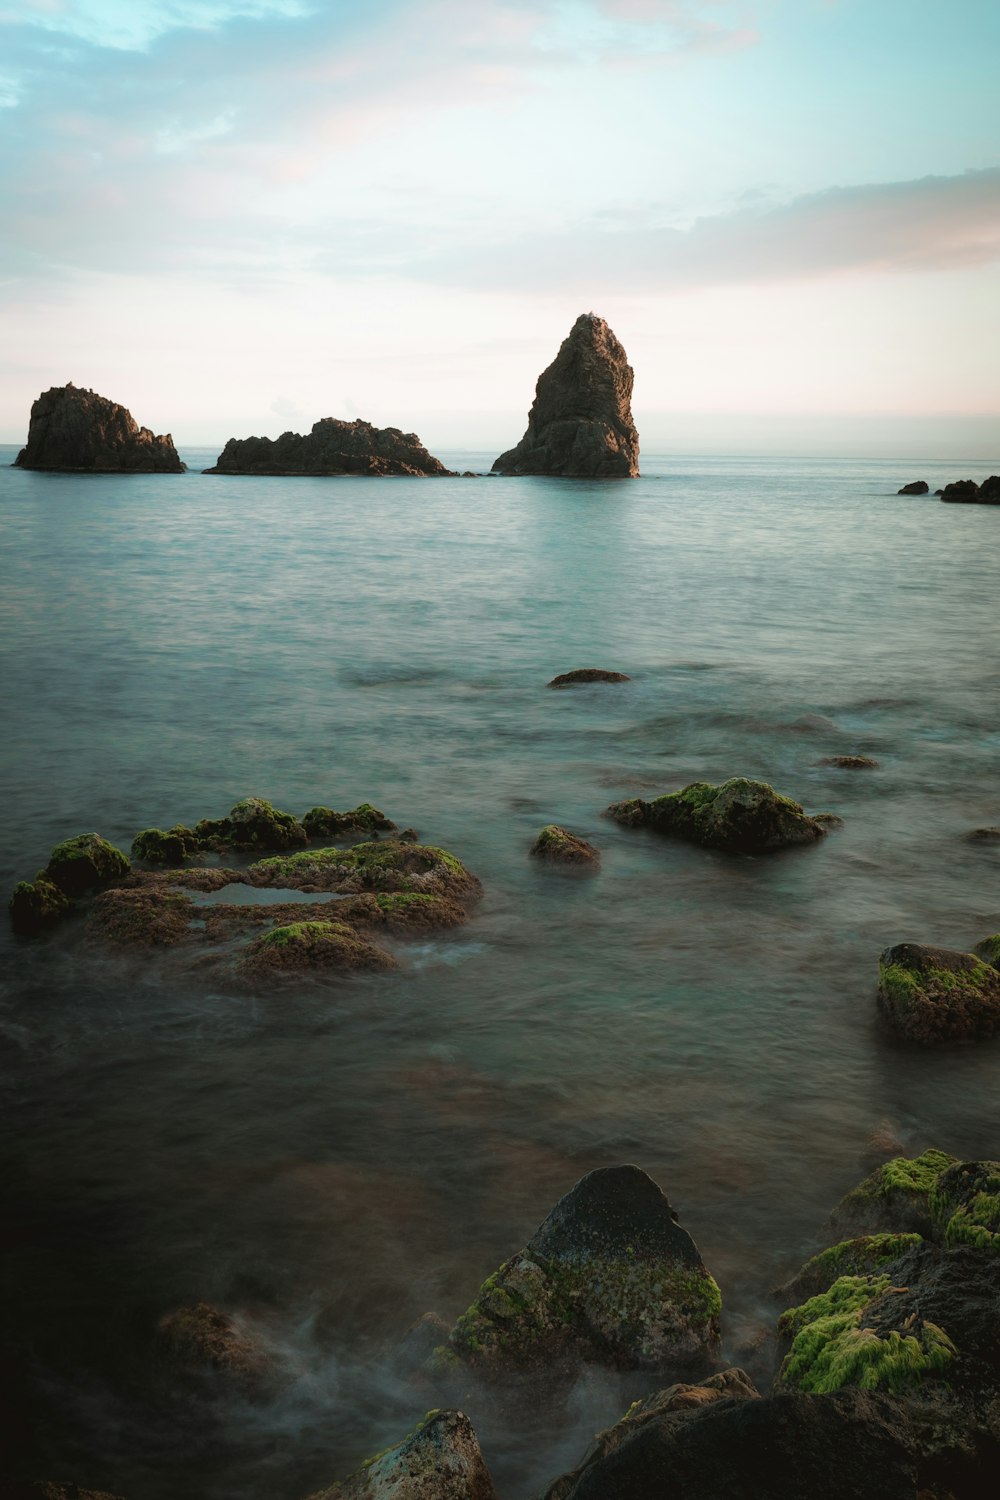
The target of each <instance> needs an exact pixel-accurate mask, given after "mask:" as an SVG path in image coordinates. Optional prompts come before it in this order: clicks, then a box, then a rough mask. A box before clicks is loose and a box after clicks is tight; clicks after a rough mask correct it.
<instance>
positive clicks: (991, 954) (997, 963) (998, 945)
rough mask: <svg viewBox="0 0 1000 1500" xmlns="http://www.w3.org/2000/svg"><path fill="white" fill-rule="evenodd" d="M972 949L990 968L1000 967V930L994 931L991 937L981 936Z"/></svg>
mask: <svg viewBox="0 0 1000 1500" xmlns="http://www.w3.org/2000/svg"><path fill="white" fill-rule="evenodd" d="M972 951H973V953H975V954H976V956H977V957H978V958H981V959H983V960H984V961H985V962H986V963H988V964H989V965H990V967H991V968H993V969H1000V932H995V933H994V934H993V935H992V937H988V938H983V941H982V942H981V943H977V944H976V946H975V947H974V948H973V950H972Z"/></svg>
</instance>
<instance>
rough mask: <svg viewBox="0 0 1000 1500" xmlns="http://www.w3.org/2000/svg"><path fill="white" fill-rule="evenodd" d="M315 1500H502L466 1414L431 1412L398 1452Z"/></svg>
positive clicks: (382, 1455) (369, 1463)
mask: <svg viewBox="0 0 1000 1500" xmlns="http://www.w3.org/2000/svg"><path fill="white" fill-rule="evenodd" d="M310 1500H496V1490H495V1489H494V1487H493V1481H492V1479H491V1478H490V1474H489V1470H488V1469H487V1467H486V1460H485V1459H484V1458H483V1455H482V1450H481V1449H480V1447H479V1443H478V1441H477V1439H476V1434H475V1432H474V1430H473V1427H472V1423H471V1422H470V1421H469V1419H468V1417H467V1416H466V1415H465V1413H464V1412H460V1411H431V1412H428V1413H427V1415H426V1417H424V1419H423V1421H422V1422H420V1423H419V1424H418V1425H417V1427H416V1428H415V1429H414V1430H413V1432H411V1433H409V1434H408V1435H407V1436H406V1437H405V1438H403V1440H402V1442H399V1443H397V1444H396V1445H395V1447H393V1448H387V1449H386V1450H385V1452H384V1453H379V1454H376V1456H375V1457H374V1458H369V1459H366V1460H365V1462H364V1463H363V1464H362V1465H361V1467H360V1469H358V1470H357V1471H356V1473H354V1474H352V1475H350V1477H349V1478H347V1479H343V1480H341V1481H340V1483H339V1484H334V1485H330V1486H329V1488H327V1489H323V1490H317V1492H316V1493H315V1494H314V1495H312V1496H311V1497H310Z"/></svg>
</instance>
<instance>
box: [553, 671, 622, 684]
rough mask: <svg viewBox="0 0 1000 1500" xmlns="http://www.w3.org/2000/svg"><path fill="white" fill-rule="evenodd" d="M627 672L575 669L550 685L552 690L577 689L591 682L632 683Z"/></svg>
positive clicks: (557, 678)
mask: <svg viewBox="0 0 1000 1500" xmlns="http://www.w3.org/2000/svg"><path fill="white" fill-rule="evenodd" d="M631 681H632V679H631V677H629V676H628V674H627V673H626V672H608V671H606V670H605V669H604V668H603V667H575V668H574V669H573V671H572V672H560V673H559V676H558V677H553V679H552V681H551V682H550V683H549V687H550V688H563V687H577V686H582V685H585V684H586V683H590V682H631Z"/></svg>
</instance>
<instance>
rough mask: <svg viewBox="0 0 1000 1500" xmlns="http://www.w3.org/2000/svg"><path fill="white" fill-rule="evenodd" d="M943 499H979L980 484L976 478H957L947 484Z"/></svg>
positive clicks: (942, 494)
mask: <svg viewBox="0 0 1000 1500" xmlns="http://www.w3.org/2000/svg"><path fill="white" fill-rule="evenodd" d="M941 499H942V500H949V501H959V502H960V501H963V500H964V501H973V500H978V499H979V486H978V484H977V483H976V481H975V480H974V479H956V480H954V481H953V483H951V484H946V485H945V487H944V489H943V490H942V491H941Z"/></svg>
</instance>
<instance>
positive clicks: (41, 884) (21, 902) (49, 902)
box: [8, 872, 70, 937]
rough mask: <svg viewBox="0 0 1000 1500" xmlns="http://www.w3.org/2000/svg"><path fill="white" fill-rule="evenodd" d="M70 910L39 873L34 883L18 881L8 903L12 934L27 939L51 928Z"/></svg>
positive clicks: (53, 886)
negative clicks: (20, 934)
mask: <svg viewBox="0 0 1000 1500" xmlns="http://www.w3.org/2000/svg"><path fill="white" fill-rule="evenodd" d="M69 909H70V900H69V897H68V896H67V895H66V894H65V892H63V891H61V890H60V889H59V887H58V886H57V885H54V884H53V882H52V881H51V880H47V879H46V878H45V875H44V874H43V873H41V872H39V874H38V875H36V877H35V879H34V880H33V881H31V880H19V881H18V882H17V885H16V886H15V887H14V890H13V892H12V894H11V898H10V901H9V902H8V910H9V911H10V920H11V923H12V925H13V928H14V931H15V932H19V933H22V934H23V935H24V936H26V937H30V936H33V935H34V934H35V933H38V932H42V931H43V930H44V929H45V928H46V927H51V926H52V924H53V923H54V922H58V921H59V919H60V917H64V916H65V915H66V913H67V912H68V911H69Z"/></svg>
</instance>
